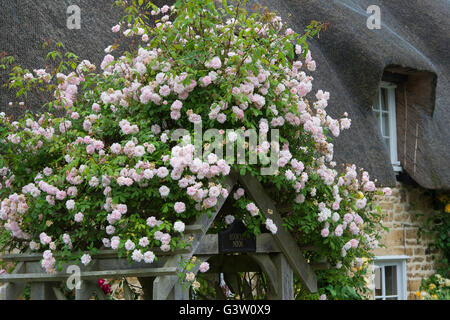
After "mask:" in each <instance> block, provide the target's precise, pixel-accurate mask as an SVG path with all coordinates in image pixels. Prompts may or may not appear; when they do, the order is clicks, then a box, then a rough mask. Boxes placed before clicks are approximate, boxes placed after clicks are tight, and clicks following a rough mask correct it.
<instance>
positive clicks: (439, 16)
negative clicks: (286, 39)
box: [0, 0, 450, 189]
mask: <svg viewBox="0 0 450 320" xmlns="http://www.w3.org/2000/svg"><path fill="white" fill-rule="evenodd" d="M157 2H159V3H164V2H166V3H169V2H173V1H157ZM249 2H250V3H249V7H251V5H252V4H254V3H258V4H264V5H266V6H267V7H269V8H270V9H274V10H277V11H278V12H280V13H281V15H282V16H283V17H284V19H285V20H286V21H288V24H289V25H290V26H291V27H292V28H293V29H295V30H296V31H297V32H302V30H303V29H304V27H305V26H306V25H307V24H309V22H310V21H311V20H318V21H323V22H330V23H331V26H330V27H329V28H328V30H327V31H326V32H325V33H323V34H322V35H321V37H320V39H316V40H313V41H312V44H311V50H312V53H313V57H314V58H315V60H316V61H317V63H318V69H317V71H316V72H315V73H314V74H313V76H314V78H315V88H320V89H323V90H326V91H329V92H331V101H330V104H329V109H328V112H330V113H331V114H332V115H333V116H335V117H337V116H340V115H342V114H343V112H345V111H347V112H348V113H349V116H350V118H352V129H351V130H348V131H346V132H343V133H342V134H341V136H340V137H339V138H337V139H336V140H335V154H336V158H337V160H338V162H344V163H356V164H358V165H359V166H361V167H363V168H364V169H366V170H368V171H369V172H370V173H371V176H372V177H375V178H377V179H378V184H379V185H390V186H393V185H394V184H395V175H394V172H393V170H392V167H391V165H390V160H389V156H388V153H387V151H386V150H385V148H384V146H383V144H382V141H381V137H380V134H379V130H378V128H377V126H376V122H375V118H374V116H373V115H372V113H371V110H370V107H371V105H372V101H373V97H374V96H375V93H376V90H377V88H378V85H379V83H380V81H381V79H382V75H383V72H384V70H385V69H386V68H387V67H390V66H400V67H403V68H402V69H401V70H408V69H405V68H409V69H411V70H419V71H429V72H431V73H432V74H433V75H435V76H436V77H437V85H436V90H435V92H433V95H434V93H435V98H433V99H431V100H432V101H433V103H434V105H433V106H425V107H427V108H428V109H430V110H431V112H421V111H420V110H421V106H420V105H418V106H414V108H416V109H418V111H417V117H418V119H416V120H417V128H419V125H418V123H420V131H417V132H419V133H418V135H420V140H419V141H420V145H419V148H417V147H416V154H415V156H414V166H411V165H406V166H404V169H405V171H406V172H407V173H408V174H409V175H410V176H411V177H413V179H414V180H415V181H416V182H417V183H419V184H420V185H422V186H423V187H426V188H432V189H450V169H449V165H448V163H449V160H448V159H450V139H449V136H450V126H449V125H448V124H449V123H450V109H449V106H448V105H449V102H450V84H449V82H448V77H449V68H450V59H449V57H448V52H449V49H450V47H449V41H448V32H449V30H450V21H449V20H448V16H449V15H450V4H449V2H448V1H446V0H433V1H421V0H390V1H380V0H370V1H368V0H351V1H350V0H334V1H330V0H265V1H256V0H251V1H249ZM111 3H112V0H110V1H108V0H96V1H90V0H78V1H73V0H71V1H69V0H64V1H54V0H41V1H32V0H21V1H14V2H12V1H8V2H2V3H1V4H0V9H1V12H2V15H1V17H0V25H1V28H2V32H1V33H0V43H1V45H0V46H1V47H0V51H3V50H4V51H6V52H7V53H8V54H13V55H15V56H16V57H17V58H18V61H19V62H20V63H21V64H23V65H25V66H26V67H29V68H31V69H33V68H36V67H40V66H42V65H43V64H44V60H43V59H42V57H43V56H44V54H45V51H43V50H41V49H40V48H41V45H42V42H43V40H44V38H52V39H54V40H58V41H64V43H65V44H66V47H67V49H69V50H70V51H73V52H75V53H77V54H79V55H80V56H81V57H82V58H91V57H95V59H91V61H92V62H94V63H96V64H98V63H99V62H100V61H101V59H102V57H103V55H104V52H103V49H104V48H105V47H106V46H108V45H109V44H111V43H112V40H113V37H114V35H113V34H112V33H111V32H110V31H109V30H110V27H111V26H112V25H114V24H115V23H116V22H117V21H118V20H119V18H120V17H121V16H122V13H121V12H120V10H118V9H117V8H116V9H115V10H111V9H110V8H111ZM71 4H77V5H79V6H80V8H81V10H82V29H81V30H68V29H67V28H66V18H67V15H66V9H67V7H68V6H69V5H71ZM373 4H377V5H379V6H380V8H381V20H382V28H381V30H370V29H368V28H367V26H366V21H367V17H368V14H367V13H366V9H367V7H368V6H369V5H373ZM406 73H407V72H406ZM2 80H4V78H3V79H2ZM10 99H11V97H8V96H7V95H6V93H5V91H4V90H3V89H2V91H0V111H5V110H7V109H8V106H7V102H8V101H9V100H10ZM9 113H11V110H9ZM417 140H418V137H416V141H417ZM408 148H409V147H408ZM405 150H406V148H405ZM417 150H419V152H417ZM407 151H408V153H410V152H412V151H411V150H409V149H408V150H407ZM409 158H411V157H409ZM400 160H401V159H400ZM413 167H414V170H413V169H412V168H413ZM416 168H417V170H416Z"/></svg>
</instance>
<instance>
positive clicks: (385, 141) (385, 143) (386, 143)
mask: <svg viewBox="0 0 450 320" xmlns="http://www.w3.org/2000/svg"><path fill="white" fill-rule="evenodd" d="M383 142H384V146H385V147H386V149H387V150H388V151H389V154H390V152H391V151H390V150H391V148H390V146H391V143H390V141H389V138H384V139H383Z"/></svg>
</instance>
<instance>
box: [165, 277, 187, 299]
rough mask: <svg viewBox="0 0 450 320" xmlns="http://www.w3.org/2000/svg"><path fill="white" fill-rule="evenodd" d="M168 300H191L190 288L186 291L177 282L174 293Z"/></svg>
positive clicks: (172, 292)
mask: <svg viewBox="0 0 450 320" xmlns="http://www.w3.org/2000/svg"><path fill="white" fill-rule="evenodd" d="M167 299H168V300H189V288H187V289H185V288H183V286H182V285H181V283H179V282H178V281H177V283H175V285H174V286H173V289H172V291H171V292H170V293H169V295H168V296H167Z"/></svg>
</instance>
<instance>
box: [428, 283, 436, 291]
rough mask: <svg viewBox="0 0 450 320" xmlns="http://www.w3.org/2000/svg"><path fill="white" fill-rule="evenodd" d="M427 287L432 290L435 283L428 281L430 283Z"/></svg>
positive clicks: (434, 287)
mask: <svg viewBox="0 0 450 320" xmlns="http://www.w3.org/2000/svg"><path fill="white" fill-rule="evenodd" d="M428 289H430V290H434V289H436V285H435V284H434V283H430V285H429V286H428Z"/></svg>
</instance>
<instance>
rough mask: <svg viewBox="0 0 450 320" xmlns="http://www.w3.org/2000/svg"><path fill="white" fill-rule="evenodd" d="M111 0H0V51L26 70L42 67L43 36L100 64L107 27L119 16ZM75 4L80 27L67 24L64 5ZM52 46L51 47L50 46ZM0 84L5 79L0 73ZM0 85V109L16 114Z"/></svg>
mask: <svg viewBox="0 0 450 320" xmlns="http://www.w3.org/2000/svg"><path fill="white" fill-rule="evenodd" d="M112 4H113V1H112V0H95V1H92V0H76V1H74V0H58V1H55V0H41V1H35V0H20V1H1V2H0V12H1V15H0V28H1V32H0V53H1V52H3V51H5V52H6V54H7V55H13V56H14V57H15V59H16V62H17V63H18V64H19V65H21V66H23V67H25V68H28V69H30V70H33V69H40V68H45V66H46V63H48V61H46V60H45V57H46V55H47V53H48V51H49V49H48V48H46V49H42V45H43V43H44V41H45V40H46V39H50V40H51V41H52V42H53V43H56V42H62V43H63V44H64V46H65V47H66V50H68V51H71V52H74V53H75V54H77V55H79V56H80V58H82V59H89V60H90V61H91V62H92V63H95V64H96V65H100V63H101V61H102V59H103V57H104V56H105V52H104V49H105V48H106V47H107V46H108V45H110V44H111V43H112V42H113V40H114V37H115V34H113V33H112V32H111V27H112V26H113V25H115V24H117V22H118V21H120V19H121V18H122V16H123V11H122V10H121V9H120V8H117V7H114V8H113V7H112ZM71 5H77V6H79V8H80V9H81V29H80V30H76V29H74V30H70V29H68V28H67V18H68V17H70V14H67V8H68V7H69V6H71ZM52 50H54V49H52ZM0 76H1V78H0V81H1V84H3V83H5V81H6V80H7V76H6V74H5V73H4V72H3V73H1V74H0ZM14 98H15V97H14V95H11V94H10V93H9V92H8V91H6V90H5V89H4V88H3V87H2V88H1V89H0V112H1V111H4V112H7V113H9V114H20V113H22V112H21V110H18V108H17V107H16V108H13V109H11V107H9V106H8V102H9V101H21V100H20V99H14ZM32 101H33V104H32V109H33V110H35V111H37V110H39V108H40V106H39V105H40V104H41V103H40V101H39V100H38V99H33V100H32Z"/></svg>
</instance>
